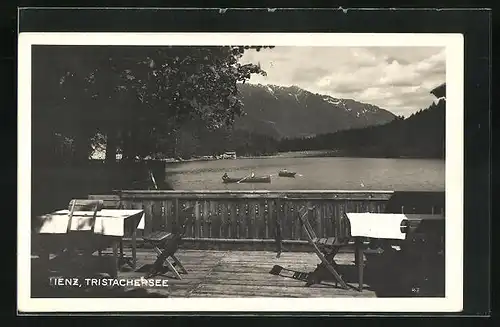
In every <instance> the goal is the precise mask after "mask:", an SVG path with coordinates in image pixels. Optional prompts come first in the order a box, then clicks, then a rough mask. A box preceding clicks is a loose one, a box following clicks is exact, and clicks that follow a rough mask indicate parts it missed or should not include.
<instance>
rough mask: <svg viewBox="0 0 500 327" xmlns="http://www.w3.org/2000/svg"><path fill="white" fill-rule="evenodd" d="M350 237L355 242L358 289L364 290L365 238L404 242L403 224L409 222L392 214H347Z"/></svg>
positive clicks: (398, 215)
mask: <svg viewBox="0 0 500 327" xmlns="http://www.w3.org/2000/svg"><path fill="white" fill-rule="evenodd" d="M345 216H346V218H347V219H348V221H349V227H350V228H349V229H350V236H351V237H353V238H354V240H355V246H356V249H355V254H354V261H355V264H356V267H357V270H358V283H359V284H358V289H359V291H362V290H363V274H364V272H363V271H364V258H363V252H364V249H363V238H376V239H392V240H404V239H405V238H406V234H405V233H403V232H402V231H401V224H402V222H403V221H405V220H407V217H406V216H405V215H404V214H392V213H371V212H364V213H346V214H345Z"/></svg>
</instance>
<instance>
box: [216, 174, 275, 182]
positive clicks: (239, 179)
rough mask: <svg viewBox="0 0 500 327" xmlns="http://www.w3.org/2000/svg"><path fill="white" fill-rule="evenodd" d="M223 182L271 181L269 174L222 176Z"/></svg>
mask: <svg viewBox="0 0 500 327" xmlns="http://www.w3.org/2000/svg"><path fill="white" fill-rule="evenodd" d="M222 182H223V183H271V176H270V175H267V176H247V177H229V176H227V175H224V176H222Z"/></svg>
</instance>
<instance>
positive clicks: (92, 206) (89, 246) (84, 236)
mask: <svg viewBox="0 0 500 327" xmlns="http://www.w3.org/2000/svg"><path fill="white" fill-rule="evenodd" d="M102 208H103V201H101V200H87V199H73V200H71V201H70V202H69V206H68V210H69V213H68V216H69V219H68V226H67V234H68V237H69V239H68V242H67V247H66V250H67V253H68V254H71V255H73V254H77V255H78V254H84V255H85V256H91V255H92V254H93V253H94V252H95V250H96V249H97V247H98V246H97V243H96V241H97V238H96V237H95V235H94V227H95V222H96V218H97V212H99V211H101V210H102ZM76 211H79V212H82V211H83V212H85V211H88V212H91V213H92V214H91V216H90V218H89V219H88V220H86V222H85V224H88V227H87V226H80V227H85V228H81V229H79V230H72V228H71V227H72V224H73V219H74V213H75V212H76Z"/></svg>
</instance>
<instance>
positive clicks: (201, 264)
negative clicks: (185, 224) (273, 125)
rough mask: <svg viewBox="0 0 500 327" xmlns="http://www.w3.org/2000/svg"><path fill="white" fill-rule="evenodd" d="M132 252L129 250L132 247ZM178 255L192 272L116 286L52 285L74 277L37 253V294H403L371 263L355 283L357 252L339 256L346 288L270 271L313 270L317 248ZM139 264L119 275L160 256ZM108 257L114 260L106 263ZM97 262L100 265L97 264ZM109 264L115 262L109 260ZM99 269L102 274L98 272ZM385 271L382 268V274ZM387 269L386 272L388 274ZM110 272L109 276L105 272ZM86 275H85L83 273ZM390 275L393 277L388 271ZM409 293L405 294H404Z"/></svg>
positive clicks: (133, 275) (143, 254)
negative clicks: (361, 287) (395, 291)
mask: <svg viewBox="0 0 500 327" xmlns="http://www.w3.org/2000/svg"><path fill="white" fill-rule="evenodd" d="M126 252H127V251H126ZM177 257H178V259H179V260H180V261H181V262H182V264H183V265H184V267H185V268H186V269H187V271H188V274H181V276H182V279H181V280H179V279H176V278H175V277H174V275H173V274H172V273H171V272H168V273H167V274H166V275H162V276H157V277H153V278H152V280H155V281H159V282H161V280H166V286H165V285H163V286H156V287H155V286H153V287H150V286H144V285H143V286H140V287H135V286H125V287H116V288H113V289H110V288H109V287H103V286H101V287H95V286H94V287H81V288H78V287H73V286H54V285H49V284H48V282H47V280H49V278H50V277H55V276H62V277H71V276H75V275H74V274H73V275H71V273H68V272H61V271H59V272H56V271H52V272H49V275H48V276H47V275H46V274H44V273H43V272H44V271H47V269H45V270H44V268H43V267H41V266H40V265H37V260H38V259H36V258H34V259H32V297H381V296H382V297H383V296H401V295H398V294H393V295H390V294H389V295H388V293H387V289H386V287H387V285H388V284H390V281H389V282H387V281H386V282H380V280H378V279H380V278H379V277H374V276H373V273H371V272H370V269H366V268H365V278H364V280H365V281H366V283H365V285H364V288H365V290H364V291H363V292H358V291H357V290H355V289H354V288H355V287H357V286H358V284H357V274H356V269H355V266H354V254H353V253H339V254H338V255H337V257H336V262H337V263H338V264H339V270H340V272H341V274H342V275H343V277H344V280H345V281H346V282H347V283H348V284H349V285H351V286H353V289H349V290H344V289H341V288H340V287H336V286H335V284H334V283H333V282H323V283H322V284H320V285H313V286H311V287H305V283H304V282H303V281H298V280H294V279H291V278H286V277H281V276H274V275H271V274H270V271H271V269H272V268H273V266H274V265H280V266H282V267H285V268H289V269H293V270H297V271H303V272H310V271H312V270H314V269H315V268H316V265H317V264H318V263H319V262H320V261H319V259H318V258H317V256H316V255H315V254H314V253H306V252H285V253H283V254H282V257H281V258H279V259H277V258H276V253H274V252H267V251H211V250H186V249H181V250H179V251H178V253H177ZM137 259H138V264H137V269H136V270H135V271H132V269H131V268H128V269H127V266H124V267H123V268H122V270H121V271H120V273H119V276H118V277H119V279H126V280H140V279H141V277H143V276H145V272H146V271H148V270H149V268H150V267H151V264H152V263H153V262H154V260H155V259H156V255H155V253H154V252H153V251H152V250H148V249H138V252H137ZM93 260H99V261H98V262H99V264H97V265H92V266H93V268H91V269H93V270H92V271H87V272H85V273H82V272H81V270H80V276H82V275H84V276H85V277H89V276H94V278H97V276H101V277H98V278H109V276H108V275H106V274H104V273H103V271H104V272H105V270H106V269H105V267H106V265H107V264H108V263H111V260H110V256H109V255H108V254H107V253H104V254H103V256H102V257H101V258H99V257H97V256H95V257H94V258H93ZM106 262H108V263H106ZM96 267H97V268H98V269H96ZM108 267H109V266H108ZM97 270H99V273H100V275H98V274H96V271H97ZM378 275H379V276H380V275H381V274H378ZM382 275H383V274H382ZM103 276H105V277H103ZM82 278H83V277H80V279H82ZM386 279H387V277H386ZM403 296H404V295H403Z"/></svg>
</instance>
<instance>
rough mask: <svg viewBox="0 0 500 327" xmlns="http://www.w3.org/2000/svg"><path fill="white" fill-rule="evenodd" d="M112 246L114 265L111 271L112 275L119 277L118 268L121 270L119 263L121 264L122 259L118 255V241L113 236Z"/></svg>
mask: <svg viewBox="0 0 500 327" xmlns="http://www.w3.org/2000/svg"><path fill="white" fill-rule="evenodd" d="M112 246H113V265H112V272H111V275H112V276H111V277H113V278H117V277H118V270H119V265H120V260H119V257H118V241H117V240H116V239H114V238H113V241H112Z"/></svg>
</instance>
